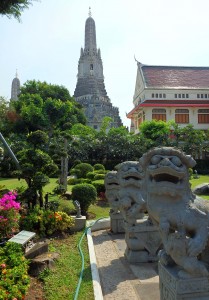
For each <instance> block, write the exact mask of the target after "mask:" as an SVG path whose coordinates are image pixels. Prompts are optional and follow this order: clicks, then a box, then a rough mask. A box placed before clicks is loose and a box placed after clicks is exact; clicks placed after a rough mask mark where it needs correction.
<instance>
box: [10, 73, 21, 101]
mask: <svg viewBox="0 0 209 300" xmlns="http://www.w3.org/2000/svg"><path fill="white" fill-rule="evenodd" d="M19 93H20V80H19V78H18V74H17V69H16V73H15V78H14V79H13V80H12V88H11V100H18V95H19Z"/></svg>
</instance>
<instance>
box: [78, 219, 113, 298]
mask: <svg viewBox="0 0 209 300" xmlns="http://www.w3.org/2000/svg"><path fill="white" fill-rule="evenodd" d="M107 218H108V217H102V218H99V219H97V220H96V221H95V222H93V223H92V224H91V225H90V226H88V227H86V228H85V229H84V232H83V234H82V236H81V238H80V240H79V243H78V249H79V253H80V256H81V261H82V263H81V272H80V276H79V280H78V284H77V287H76V291H75V296H74V298H73V300H77V299H78V293H79V290H80V287H81V282H82V279H83V271H84V255H83V251H82V249H81V243H82V241H83V238H84V236H85V235H86V234H87V231H88V229H89V228H91V227H92V226H93V225H94V224H96V223H97V222H98V221H100V220H102V219H107Z"/></svg>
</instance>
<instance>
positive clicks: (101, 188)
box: [92, 180, 105, 195]
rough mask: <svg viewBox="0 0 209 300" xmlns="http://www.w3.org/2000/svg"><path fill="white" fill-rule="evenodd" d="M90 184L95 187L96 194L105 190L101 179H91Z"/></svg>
mask: <svg viewBox="0 0 209 300" xmlns="http://www.w3.org/2000/svg"><path fill="white" fill-rule="evenodd" d="M92 185H93V186H94V187H95V188H96V190H97V195H99V194H100V193H101V192H102V193H104V192H105V185H104V181H103V180H95V181H92Z"/></svg>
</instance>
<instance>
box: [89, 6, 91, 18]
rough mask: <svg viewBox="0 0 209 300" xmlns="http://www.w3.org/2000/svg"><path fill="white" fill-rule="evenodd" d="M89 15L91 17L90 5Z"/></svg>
mask: <svg viewBox="0 0 209 300" xmlns="http://www.w3.org/2000/svg"><path fill="white" fill-rule="evenodd" d="M89 17H91V7H90V6H89Z"/></svg>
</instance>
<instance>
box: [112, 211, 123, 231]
mask: <svg viewBox="0 0 209 300" xmlns="http://www.w3.org/2000/svg"><path fill="white" fill-rule="evenodd" d="M110 230H111V231H112V232H113V233H124V219H123V217H122V215H121V213H120V212H118V213H115V212H114V213H112V212H110Z"/></svg>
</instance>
